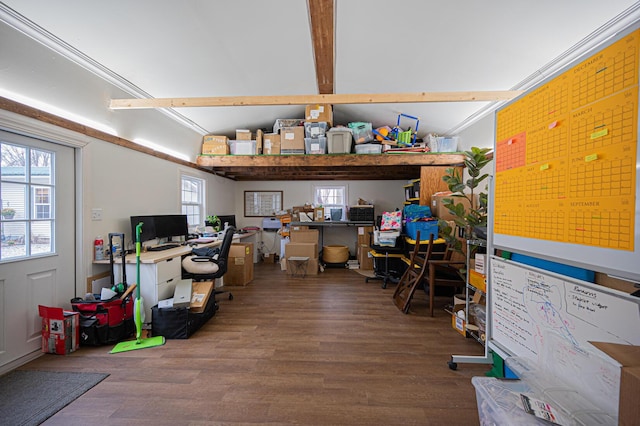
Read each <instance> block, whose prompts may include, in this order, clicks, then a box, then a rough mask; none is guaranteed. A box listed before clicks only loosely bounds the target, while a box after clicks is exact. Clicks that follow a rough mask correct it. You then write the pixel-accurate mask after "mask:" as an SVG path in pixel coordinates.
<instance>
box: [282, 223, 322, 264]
mask: <svg viewBox="0 0 640 426" xmlns="http://www.w3.org/2000/svg"><path fill="white" fill-rule="evenodd" d="M318 238H319V233H318V230H317V229H308V228H305V227H295V228H292V229H291V235H290V239H291V241H290V242H289V243H288V244H287V245H285V247H284V257H283V258H282V260H281V263H280V266H281V269H282V270H283V271H285V270H286V271H287V274H291V273H292V268H290V267H289V265H288V259H289V258H291V257H308V258H309V261H308V262H307V269H306V275H317V274H318V266H319V262H318Z"/></svg>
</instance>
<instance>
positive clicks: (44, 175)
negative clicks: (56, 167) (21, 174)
mask: <svg viewBox="0 0 640 426" xmlns="http://www.w3.org/2000/svg"><path fill="white" fill-rule="evenodd" d="M52 182H53V181H52V174H51V153H50V152H46V151H40V150H38V149H32V150H31V183H40V184H43V183H44V184H50V183H52Z"/></svg>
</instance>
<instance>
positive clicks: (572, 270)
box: [511, 253, 596, 283]
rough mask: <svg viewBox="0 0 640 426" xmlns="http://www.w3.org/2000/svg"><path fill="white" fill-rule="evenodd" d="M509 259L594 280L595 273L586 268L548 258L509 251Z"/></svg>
mask: <svg viewBox="0 0 640 426" xmlns="http://www.w3.org/2000/svg"><path fill="white" fill-rule="evenodd" d="M511 260H513V261H514V262H520V263H524V264H525V265H530V266H535V267H536V268H540V269H544V270H546V271H551V272H555V273H557V274H561V275H566V276H568V277H573V278H577V279H579V280H582V281H588V282H590V283H592V282H594V281H595V279H596V273H595V272H593V271H589V270H588V269H583V268H578V267H576V266H570V265H565V264H562V263H557V262H552V261H550V260H544V259H538V258H537V257H531V256H526V255H524V254H518V253H511Z"/></svg>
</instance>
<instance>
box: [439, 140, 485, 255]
mask: <svg viewBox="0 0 640 426" xmlns="http://www.w3.org/2000/svg"><path fill="white" fill-rule="evenodd" d="M491 151H492V149H491V148H477V147H472V148H471V150H470V151H465V152H463V154H464V156H465V160H464V165H465V169H466V171H467V174H468V175H469V178H468V179H467V180H466V181H465V180H464V179H463V172H461V171H460V169H457V168H453V167H451V168H448V169H446V171H445V172H446V174H445V175H444V176H443V177H442V180H443V181H444V182H445V183H446V184H447V186H448V187H449V191H451V192H452V194H451V198H444V199H443V200H442V205H443V206H444V207H445V208H446V209H448V210H449V212H451V214H452V215H453V221H454V222H455V224H456V226H457V227H459V228H460V229H462V232H463V235H461V236H462V237H464V238H465V239H472V238H474V237H475V235H474V234H473V229H474V227H476V226H486V225H487V202H488V194H487V192H486V184H485V185H484V187H483V188H482V189H481V188H479V187H480V184H481V183H482V182H484V181H485V180H486V179H487V178H488V177H489V174H488V173H482V169H483V168H484V167H485V166H486V165H487V164H489V163H490V162H491V160H492V156H490V155H489V153H490V152H491ZM438 225H439V228H440V236H441V237H442V238H444V239H446V240H447V242H448V243H450V245H451V246H452V247H453V248H454V249H455V250H456V251H458V252H460V253H462V243H461V242H460V240H458V239H457V238H456V235H455V233H454V232H453V231H454V230H453V229H452V227H451V226H449V224H448V223H447V222H446V221H443V220H440V221H439V224H438Z"/></svg>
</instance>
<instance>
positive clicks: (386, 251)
mask: <svg viewBox="0 0 640 426" xmlns="http://www.w3.org/2000/svg"><path fill="white" fill-rule="evenodd" d="M381 221H384V219H383V218H382V217H380V216H379V217H378V226H379V227H380V229H382V228H383V225H384V224H383V223H381ZM388 226H389V225H387V229H394V228H390V227H388ZM394 226H400V227H401V226H402V225H401V222H399V221H398V224H397V225H394ZM396 229H397V228H396ZM369 247H370V248H371V250H372V251H373V253H372V254H373V262H374V271H375V276H373V277H367V278H366V279H365V282H369V280H380V281H382V288H387V283H389V282H391V283H397V282H398V281H399V279H400V277H401V275H402V274H403V272H404V269H403V268H402V266H403V265H404V262H402V260H401V259H402V257H403V256H404V250H405V249H404V238H402V236H399V237H398V238H396V241H395V245H394V246H387V245H382V244H376V243H375V238H374V237H373V233H370V234H369ZM394 258H395V259H397V260H398V261H397V262H394V264H393V265H391V264H390V262H389V260H390V259H394ZM379 259H384V263H383V265H380V262H379ZM381 266H384V268H382V267H381Z"/></svg>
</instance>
